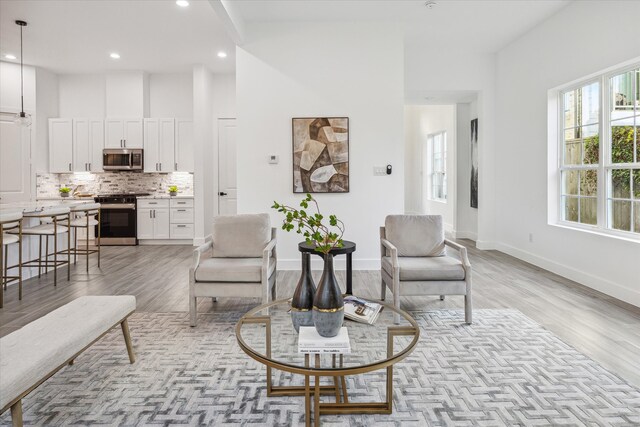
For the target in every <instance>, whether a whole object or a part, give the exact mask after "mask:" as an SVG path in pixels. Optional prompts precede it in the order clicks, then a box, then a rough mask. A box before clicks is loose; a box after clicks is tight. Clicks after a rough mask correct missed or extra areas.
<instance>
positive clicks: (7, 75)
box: [0, 61, 36, 114]
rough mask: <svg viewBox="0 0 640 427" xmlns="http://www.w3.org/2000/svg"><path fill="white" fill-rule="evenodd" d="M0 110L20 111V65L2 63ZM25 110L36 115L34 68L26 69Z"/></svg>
mask: <svg viewBox="0 0 640 427" xmlns="http://www.w3.org/2000/svg"><path fill="white" fill-rule="evenodd" d="M0 110H2V111H4V112H16V113H17V112H19V111H20V64H14V63H12V62H4V61H0ZM24 110H25V112H27V113H30V114H35V110H36V71H35V68H34V67H30V66H26V65H25V67H24Z"/></svg>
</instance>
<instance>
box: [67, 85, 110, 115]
mask: <svg viewBox="0 0 640 427" xmlns="http://www.w3.org/2000/svg"><path fill="white" fill-rule="evenodd" d="M105 90H106V79H105V76H104V75H100V74H60V75H58V95H59V98H60V101H59V108H58V114H59V117H87V118H94V119H101V118H103V117H105V115H106V104H105V102H106V101H105Z"/></svg>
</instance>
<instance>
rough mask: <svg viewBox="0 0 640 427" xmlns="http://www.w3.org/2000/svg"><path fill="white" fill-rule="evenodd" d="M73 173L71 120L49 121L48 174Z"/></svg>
mask: <svg viewBox="0 0 640 427" xmlns="http://www.w3.org/2000/svg"><path fill="white" fill-rule="evenodd" d="M72 171H73V120H72V119H49V172H51V173H64V172H72Z"/></svg>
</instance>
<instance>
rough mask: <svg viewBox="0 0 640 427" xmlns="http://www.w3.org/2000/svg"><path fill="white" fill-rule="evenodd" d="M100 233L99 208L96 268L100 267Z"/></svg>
mask: <svg viewBox="0 0 640 427" xmlns="http://www.w3.org/2000/svg"><path fill="white" fill-rule="evenodd" d="M100 233H102V230H101V229H100V209H98V268H100Z"/></svg>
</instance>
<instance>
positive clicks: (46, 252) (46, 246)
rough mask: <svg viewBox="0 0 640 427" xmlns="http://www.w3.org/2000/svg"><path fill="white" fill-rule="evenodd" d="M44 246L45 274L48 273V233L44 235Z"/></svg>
mask: <svg viewBox="0 0 640 427" xmlns="http://www.w3.org/2000/svg"><path fill="white" fill-rule="evenodd" d="M45 240H46V242H45V248H44V256H45V259H44V261H45V262H44V274H45V275H47V274H49V235H48V234H47V235H46V236H45Z"/></svg>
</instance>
